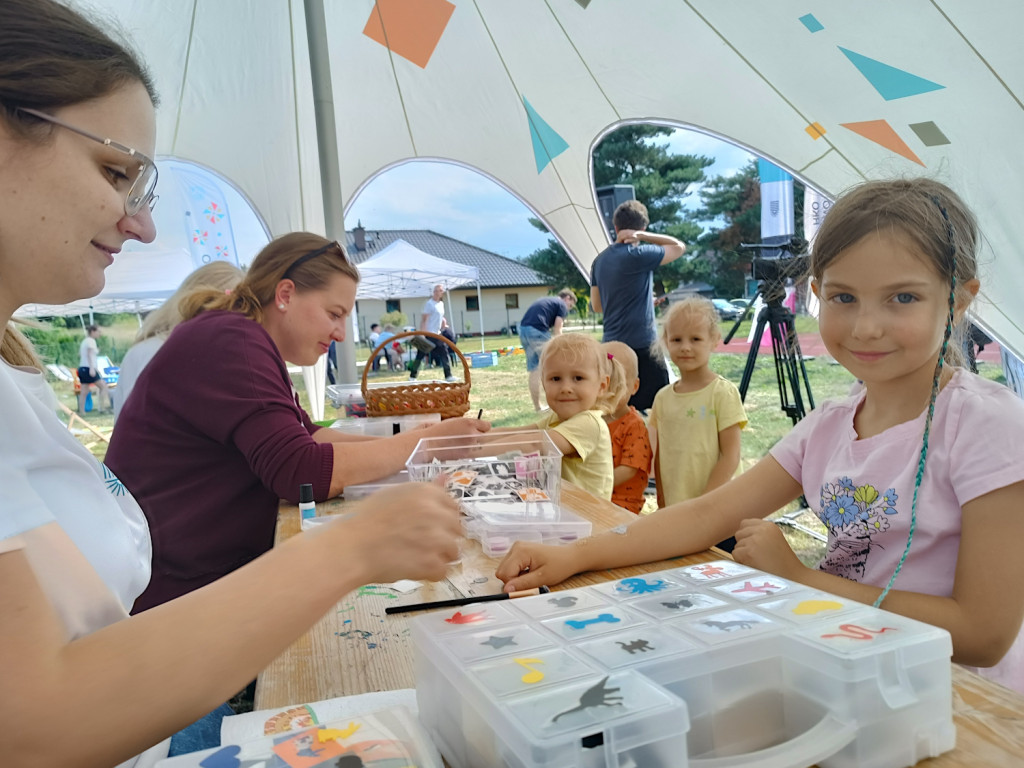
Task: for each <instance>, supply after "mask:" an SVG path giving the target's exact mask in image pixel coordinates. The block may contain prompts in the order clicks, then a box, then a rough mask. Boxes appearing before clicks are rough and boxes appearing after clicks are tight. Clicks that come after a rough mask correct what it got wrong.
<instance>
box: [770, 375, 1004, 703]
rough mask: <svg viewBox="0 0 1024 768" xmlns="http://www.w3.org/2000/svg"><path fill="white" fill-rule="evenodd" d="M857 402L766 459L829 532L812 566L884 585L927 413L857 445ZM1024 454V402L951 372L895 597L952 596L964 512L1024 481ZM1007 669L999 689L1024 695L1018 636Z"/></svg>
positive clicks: (902, 538) (830, 409)
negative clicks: (789, 479)
mask: <svg viewBox="0 0 1024 768" xmlns="http://www.w3.org/2000/svg"><path fill="white" fill-rule="evenodd" d="M863 397H864V392H863V391H862V392H860V393H858V394H857V395H854V396H852V397H849V398H847V399H845V400H840V401H835V402H826V403H823V404H821V405H820V406H819V407H818V408H817V409H815V410H814V411H812V412H811V413H809V414H808V415H807V417H806V418H805V419H803V420H802V421H801V422H800V423H799V424H797V425H796V426H795V427H794V428H793V430H792V431H791V432H790V433H789V434H787V435H786V436H785V437H784V438H783V439H782V440H780V441H779V442H778V443H777V444H776V445H775V446H774V447H773V448H772V449H771V455H772V456H773V457H774V458H775V460H776V461H778V462H779V464H781V465H782V467H783V468H784V469H785V470H786V471H787V472H788V473H789V474H790V475H792V476H793V477H794V478H796V479H797V480H798V481H799V482H800V484H801V485H802V486H803V490H804V496H805V498H806V499H807V503H808V505H809V506H810V507H811V509H812V510H814V512H815V513H816V514H817V515H818V517H819V518H820V519H821V521H822V522H823V523H824V524H825V526H826V528H827V529H828V548H827V552H826V555H825V557H824V559H823V560H822V562H821V563H820V565H819V568H820V569H821V570H823V571H826V572H828V573H831V574H835V575H837V576H844V577H846V578H848V579H852V580H853V581H858V582H862V583H865V584H873V585H875V586H878V587H884V586H885V585H886V584H887V583H888V581H889V578H890V577H891V576H892V573H893V570H894V569H895V568H896V564H897V562H898V561H899V559H900V557H901V556H902V554H903V550H904V548H905V547H906V543H907V534H908V532H909V528H910V507H911V500H912V499H913V495H914V480H915V477H916V473H917V467H918V460H919V457H920V451H921V437H922V433H923V431H924V421H925V415H924V413H922V414H921V415H920V416H919V417H918V418H916V419H914V420H913V421H908V422H904V423H903V424H898V425H896V426H894V427H892V428H890V429H887V430H885V431H884V432H882V433H881V434H878V435H874V436H873V437H869V438H866V439H864V440H858V439H857V434H856V432H855V431H854V427H853V417H854V414H855V413H856V410H857V408H858V406H859V405H860V403H861V401H862V399H863ZM1022 456H1024V401H1021V400H1020V399H1019V398H1018V397H1017V396H1016V395H1015V394H1014V393H1013V392H1011V391H1010V390H1009V389H1007V388H1006V387H1004V386H1002V385H1001V384H996V383H994V382H991V381H988V380H986V379H983V378H981V377H980V376H977V375H975V374H972V373H969V372H967V371H965V370H957V371H955V372H954V375H953V377H952V379H951V380H950V381H949V383H948V384H947V385H946V386H945V387H944V388H943V389H942V391H941V392H940V393H939V396H938V398H937V399H936V402H935V415H934V418H933V420H932V428H931V436H930V438H929V441H928V460H927V464H926V467H925V472H924V476H923V479H922V482H921V489H920V491H919V492H918V502H917V525H916V529H915V531H914V539H913V544H912V546H911V548H910V554H909V555H908V556H907V560H906V562H905V563H904V564H903V569H902V571H901V572H900V575H899V577H898V578H897V579H896V583H895V584H894V587H893V588H894V589H900V590H906V591H913V592H921V593H923V594H929V595H940V596H948V595H950V594H952V590H953V578H954V575H955V570H956V561H957V552H958V549H959V546H960V516H961V508H962V507H963V505H964V504H966V503H967V502H969V501H971V500H972V499H976V498H978V497H979V496H983V495H984V494H986V493H989V492H991V491H994V490H996V489H998V488H1002V487H1004V486H1007V485H1011V484H1012V483H1016V482H1019V481H1021V480H1024V461H1022V460H1021V457H1022ZM1022 514H1024V512H1022ZM1015 655H1016V657H1019V658H1017V659H1015V658H1012V657H1014V656H1015ZM1008 662H1014V663H1015V664H1016V666H1017V668H1016V670H1015V671H1014V672H1013V681H1012V682H1007V681H1006V680H1005V679H1004V680H1003V682H1004V684H1006V685H1010V686H1011V687H1014V688H1017V689H1018V690H1021V691H1022V692H1024V643H1022V641H1021V639H1020V638H1018V641H1017V644H1016V646H1015V648H1014V649H1013V650H1011V652H1010V653H1009V654H1008V655H1007V657H1006V658H1004V660H1003V662H1002V663H1001V664H1000V667H1002V666H1003V665H1005V664H1007V663H1008Z"/></svg>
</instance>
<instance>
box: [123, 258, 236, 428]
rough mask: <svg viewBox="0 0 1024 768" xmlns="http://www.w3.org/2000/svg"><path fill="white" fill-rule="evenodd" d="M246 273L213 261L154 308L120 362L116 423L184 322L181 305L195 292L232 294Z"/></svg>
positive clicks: (197, 271) (229, 264) (221, 262)
mask: <svg viewBox="0 0 1024 768" xmlns="http://www.w3.org/2000/svg"><path fill="white" fill-rule="evenodd" d="M244 274H245V273H244V272H242V270H241V269H239V268H238V267H236V266H235V265H234V264H231V263H230V262H227V261H213V262H210V263H209V264H204V265H203V266H201V267H199V269H197V270H195V271H194V272H192V273H191V274H190V275H189V276H188V277H186V278H185V279H184V280H183V281H182V283H181V285H180V286H178V290H176V291H175V292H174V293H173V294H172V295H171V296H170V298H168V299H167V300H166V301H165V302H164V303H163V304H161V305H160V306H159V307H157V308H156V309H154V310H153V311H152V312H150V313H149V315H147V316H146V319H145V320H144V321H143V323H142V326H141V327H140V328H139V332H138V333H136V334H135V343H134V344H132V346H131V348H129V350H128V352H127V353H126V354H125V356H124V359H123V360H122V361H121V367H120V372H119V373H118V376H117V392H116V393H115V395H114V398H113V400H114V423H115V424H116V423H117V417H118V416H119V415H120V414H121V409H122V408H123V407H124V403H125V401H126V400H127V399H128V395H130V394H131V392H132V389H134V387H135V382H136V381H138V378H139V374H141V373H142V369H143V368H145V367H146V366H147V365H148V364H149V361H150V360H152V359H153V355H155V354H156V352H157V350H158V349H160V347H161V346H163V343H164V342H165V341H166V340H167V337H168V336H169V335H170V334H171V331H173V330H174V326H176V325H177V324H178V323H180V322H181V308H180V306H179V304H180V303H181V300H182V299H183V298H185V297H186V296H187V295H188V294H190V293H191V292H192V291H196V290H204V289H213V290H219V291H225V292H229V291H230V290H231V289H232V288H234V287H235V286H236V285H237V284H238V281H239V280H241V279H242V275H244ZM184 375H193V376H195V375H200V372H198V371H192V372H190V373H188V374H184Z"/></svg>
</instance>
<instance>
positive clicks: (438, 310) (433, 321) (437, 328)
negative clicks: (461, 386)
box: [409, 284, 455, 381]
mask: <svg viewBox="0 0 1024 768" xmlns="http://www.w3.org/2000/svg"><path fill="white" fill-rule="evenodd" d="M443 296H444V286H443V285H440V284H438V285H435V286H434V289H433V291H432V292H431V294H430V298H429V299H427V300H426V301H425V302H423V312H422V313H421V315H420V323H419V326H418V329H419V330H421V331H427V332H428V333H436V334H440V333H441V329H442V328H444V327H445V325H446V324H447V321H446V320H445V319H444V301H442V297H443ZM423 340H424V341H429V342H430V343H432V344H433V345H434V346H433V348H432V349H431V350H430V351H429V352H426V351H424V350H423V349H417V350H416V359H415V360H413V362H412V370H411V371H409V378H410V379H415V378H416V377H417V376H418V375H419V372H420V364H421V363H422V362H423V361H424V360H426V359H427V358H428V357H429V358H430V360H431V362H433V363H434V364H435V365H440V366H441V367H442V368H443V369H444V380H445V381H455V377H453V376H452V366H451V363H449V362H448V352H447V345H445V344H444V343H442V342H435V341H433V339H426V338H425V337H424V338H423ZM439 347H444V349H440V348H439Z"/></svg>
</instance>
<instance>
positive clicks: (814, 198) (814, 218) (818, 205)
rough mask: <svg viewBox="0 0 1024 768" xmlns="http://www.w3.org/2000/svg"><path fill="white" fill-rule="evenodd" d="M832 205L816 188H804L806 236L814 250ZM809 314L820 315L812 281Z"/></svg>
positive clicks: (809, 291) (808, 290)
mask: <svg viewBox="0 0 1024 768" xmlns="http://www.w3.org/2000/svg"><path fill="white" fill-rule="evenodd" d="M831 207H832V201H831V200H830V199H829V198H827V197H825V196H824V195H823V194H821V193H820V192H818V191H817V190H815V189H811V188H810V187H806V188H805V189H804V237H805V238H807V248H808V250H814V237H815V235H817V234H818V229H819V228H820V227H821V223H822V222H823V221H824V220H825V214H826V213H828V210H829V208H831ZM806 304H807V314H809V315H811V317H817V316H818V297H817V296H815V295H814V292H813V291H812V290H811V286H810V283H808V285H807V302H806Z"/></svg>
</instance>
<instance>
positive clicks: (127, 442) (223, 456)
mask: <svg viewBox="0 0 1024 768" xmlns="http://www.w3.org/2000/svg"><path fill="white" fill-rule="evenodd" d="M358 281H359V272H358V271H357V270H356V268H355V266H354V265H353V264H352V263H351V262H350V261H349V260H348V259H347V258H346V256H345V253H344V251H343V250H342V248H341V246H340V245H339V244H338V243H333V242H329V241H328V240H326V239H324V238H323V237H321V236H319V235H314V234H310V233H308V232H294V233H292V234H289V235H284V236H283V237H279V238H277V239H276V240H274V241H272V242H271V243H270V244H269V245H267V247H265V248H264V249H263V250H262V251H261V252H260V253H259V255H257V256H256V258H255V259H254V260H253V262H252V264H251V265H250V266H249V269H248V272H247V273H246V275H245V277H244V278H243V279H242V280H241V282H240V283H239V284H238V285H237V286H236V287H235V288H234V290H233V291H232V292H231V293H229V294H225V293H224V291H215V290H206V291H199V292H197V293H194V294H191V295H190V296H189V297H187V298H186V299H185V300H184V301H182V302H181V304H180V305H179V308H180V311H181V315H182V318H183V319H184V322H182V323H181V324H179V325H178V326H177V327H176V328H175V329H174V332H173V333H172V334H171V335H170V337H169V338H168V339H167V341H166V342H165V343H164V345H163V346H162V347H161V348H160V351H159V352H157V353H156V355H155V356H154V357H153V360H152V361H150V363H149V365H147V366H146V369H145V370H144V371H143V372H142V375H141V376H140V377H139V380H138V382H137V383H136V385H135V388H134V390H133V391H132V396H131V398H129V399H128V401H127V402H126V403H125V405H124V409H123V410H122V412H121V416H120V418H119V419H118V422H117V429H115V430H114V434H113V436H112V437H111V440H110V447H109V448H108V449H107V455H106V462H107V466H108V467H110V469H111V470H112V471H113V472H114V474H115V475H117V477H118V478H119V479H120V480H121V482H123V483H124V484H125V486H126V487H127V488H128V490H129V491H131V493H132V495H133V496H134V497H135V498H136V499H137V500H138V502H139V504H140V506H141V507H142V509H143V511H144V512H145V513H146V518H147V519H148V520H149V527H150V532H151V534H152V537H153V574H152V577H151V578H150V581H149V587H148V588H147V589H146V591H145V592H143V594H142V595H141V596H140V597H139V599H138V600H136V601H135V607H134V609H133V612H134V613H138V612H140V611H144V610H147V609H149V608H153V607H154V606H157V605H160V604H161V603H165V602H167V601H168V600H172V599H174V598H176V597H179V596H180V595H183V594H186V593H188V592H191V591H192V590H194V589H198V588H199V587H202V586H204V585H205V584H209V583H210V582H211V581H214V580H215V579H218V578H220V577H221V576H224V575H225V574H227V573H230V572H231V571H234V570H235V569H237V568H239V567H241V566H242V565H245V563H247V562H249V561H250V560H252V559H253V558H255V557H258V556H259V555H261V554H263V553H264V552H266V551H267V550H268V549H270V548H271V546H273V543H274V529H275V525H276V521H277V511H278V505H279V502H280V500H281V499H282V498H284V499H288V500H290V501H291V502H293V503H298V500H299V486H300V485H302V484H303V483H311V484H312V485H313V496H314V498H315V499H316V500H317V501H323V500H325V499H328V498H330V497H332V496H337V495H338V494H339V493H341V491H342V490H343V489H344V488H345V486H348V485H356V484H359V483H366V482H371V481H373V480H378V479H381V478H383V477H387V476H389V475H392V474H394V473H395V472H398V471H399V470H401V469H402V467H403V466H404V464H405V461H406V459H408V457H409V454H411V453H412V451H413V449H414V448H415V447H416V443H417V441H418V440H420V439H421V438H423V437H438V436H444V435H459V434H470V433H474V432H478V431H484V430H486V429H487V428H488V427H489V424H488V423H486V422H483V423H481V422H480V421H478V420H476V419H448V420H445V421H442V422H440V423H439V424H433V425H431V426H430V427H428V428H426V429H422V430H415V431H412V432H403V433H401V434H398V435H395V436H394V437H387V438H380V437H363V436H360V435H351V434H348V433H345V432H341V431H339V430H334V429H327V428H319V427H316V426H315V425H314V424H313V423H312V422H311V421H310V419H309V416H308V415H307V414H306V413H305V411H303V410H302V409H301V408H300V407H299V405H298V402H297V400H296V395H295V390H294V389H293V388H292V383H291V378H290V377H289V374H288V370H287V366H286V362H285V361H287V362H290V363H295V364H298V365H312V364H313V363H315V362H316V361H317V360H318V359H319V358H320V357H321V356H322V355H323V354H324V353H325V352H326V351H327V349H328V347H329V345H330V343H331V342H332V341H342V340H343V339H344V338H345V327H346V325H347V323H348V321H349V315H350V314H351V312H352V309H353V306H354V304H355V297H356V283H357V282H358ZM186 371H187V372H188V373H187V374H184V372H186ZM183 374H184V375H183Z"/></svg>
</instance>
